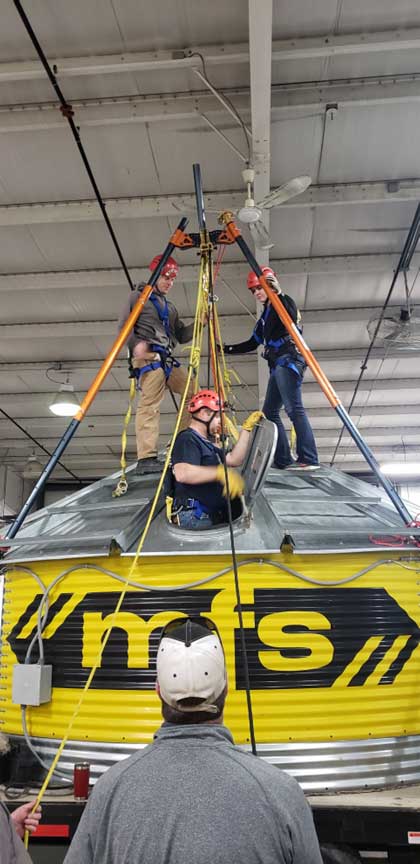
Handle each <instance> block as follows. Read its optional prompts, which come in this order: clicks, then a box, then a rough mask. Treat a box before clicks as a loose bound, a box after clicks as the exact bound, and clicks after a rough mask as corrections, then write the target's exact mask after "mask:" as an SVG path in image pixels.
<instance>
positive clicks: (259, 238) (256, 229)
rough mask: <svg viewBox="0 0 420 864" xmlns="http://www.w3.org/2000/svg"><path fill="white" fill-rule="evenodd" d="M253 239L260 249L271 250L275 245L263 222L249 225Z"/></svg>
mask: <svg viewBox="0 0 420 864" xmlns="http://www.w3.org/2000/svg"><path fill="white" fill-rule="evenodd" d="M248 227H249V230H250V232H251V237H252V239H253V241H254V243H255V245H256V247H257V248H258V249H271V247H272V246H274V243H273V241H272V239H271V237H270V235H269V233H268V231H267V228H266V227H265V225H264V223H263V222H260V221H258V222H251V223H250V224H249V226H248Z"/></svg>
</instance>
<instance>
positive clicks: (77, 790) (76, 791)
mask: <svg viewBox="0 0 420 864" xmlns="http://www.w3.org/2000/svg"><path fill="white" fill-rule="evenodd" d="M89 775H90V765H89V762H76V763H75V765H74V768H73V796H74V798H75V800H76V801H86V800H87V798H88V797H89Z"/></svg>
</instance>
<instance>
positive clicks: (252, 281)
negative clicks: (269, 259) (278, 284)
mask: <svg viewBox="0 0 420 864" xmlns="http://www.w3.org/2000/svg"><path fill="white" fill-rule="evenodd" d="M261 270H262V272H263V274H264V276H272V277H273V278H274V279H275V278H276V274H275V272H274V270H272V269H271V267H261ZM246 285H247V288H249V290H250V291H255V289H256V288H261V287H262V286H261V285H260V280H259V278H258V276H257V274H256V273H254V271H253V270H250V271H249V273H248V279H247V280H246Z"/></svg>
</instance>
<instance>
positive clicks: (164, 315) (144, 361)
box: [120, 255, 194, 474]
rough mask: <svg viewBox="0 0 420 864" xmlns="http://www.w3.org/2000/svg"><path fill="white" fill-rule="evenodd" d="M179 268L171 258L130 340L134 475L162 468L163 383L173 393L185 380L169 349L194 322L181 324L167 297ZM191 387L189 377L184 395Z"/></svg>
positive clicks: (128, 309) (152, 266)
mask: <svg viewBox="0 0 420 864" xmlns="http://www.w3.org/2000/svg"><path fill="white" fill-rule="evenodd" d="M160 259H161V256H160V255H156V257H155V258H153V261H151V262H150V264H149V270H151V271H153V270H154V269H155V267H156V266H157V265H158V263H159V261H160ZM178 271H179V266H178V264H177V262H176V261H175V259H174V258H168V261H167V262H166V264H165V265H164V267H163V268H162V272H161V275H160V276H159V279H158V280H157V283H156V287H155V289H154V291H153V292H152V294H151V295H150V297H149V299H148V301H147V303H146V305H145V307H144V309H143V312H142V314H141V316H140V317H139V318H138V319H137V322H136V323H135V325H134V327H133V330H132V331H131V334H130V336H129V340H128V349H129V356H130V370H131V375H132V376H134V377H136V378H137V387H138V389H139V390H140V394H141V395H140V399H139V403H138V407H137V414H136V442H137V458H138V462H137V469H136V471H137V474H150V473H158V472H160V471H161V470H162V465H161V463H160V462H159V460H158V458H157V453H158V441H159V420H160V406H161V403H162V400H163V397H164V395H165V389H166V388H167V387H169V388H170V389H171V391H172V392H174V393H183V391H184V388H185V383H186V380H187V373H186V372H185V370H184V369H183V368H182V366H181V365H180V364H179V362H178V360H176V359H175V358H174V357H173V355H172V351H173V349H174V348H175V346H176V345H177V343H178V342H181V343H185V342H189V341H190V339H191V338H192V335H193V328H194V324H193V323H192V324H184V322H183V321H181V319H180V318H179V315H178V312H177V309H176V307H175V306H174V304H173V303H171V302H170V301H169V300H167V299H166V295H167V294H168V293H169V291H170V290H171V288H172V286H173V284H174V281H175V279H176V277H177V275H178ZM145 284H146V283H144V282H141V283H140V284H139V286H138V287H137V288H136V290H135V291H132V292H131V293H130V296H129V299H128V301H127V303H126V306H125V308H124V310H123V313H122V315H121V318H120V327H122V325H123V324H124V321H126V319H127V318H128V316H129V314H130V312H131V310H132V308H133V306H134V305H135V303H136V302H137V300H138V298H139V296H140V294H141V292H142V291H143V288H144V287H145ZM192 386H193V382H192V384H191V389H190V391H189V392H188V397H190V396H191V395H192ZM188 421H189V416H188V413H187V411H185V412H184V414H183V417H182V419H181V429H182V428H185V427H186V426H188Z"/></svg>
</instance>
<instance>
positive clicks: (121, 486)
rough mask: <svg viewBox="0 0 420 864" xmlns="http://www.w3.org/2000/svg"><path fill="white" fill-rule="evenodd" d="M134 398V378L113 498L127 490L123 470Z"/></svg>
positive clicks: (118, 496) (131, 385) (125, 418)
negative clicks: (118, 473) (119, 471)
mask: <svg viewBox="0 0 420 864" xmlns="http://www.w3.org/2000/svg"><path fill="white" fill-rule="evenodd" d="M135 397H136V380H135V378H131V380H130V392H129V398H128V408H127V412H126V415H125V417H124V425H123V431H122V434H121V459H120V465H121V477H120V479H119V481H118V483H117V485H116V487H115V489H114V491H113V493H112V497H113V498H120V497H121V495H125V493H126V492H127V489H128V482H127V476H126V473H125V469H126V468H127V459H126V452H127V432H128V426H129V423H130V420H131V414H132V409H133V402H134V399H135Z"/></svg>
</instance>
